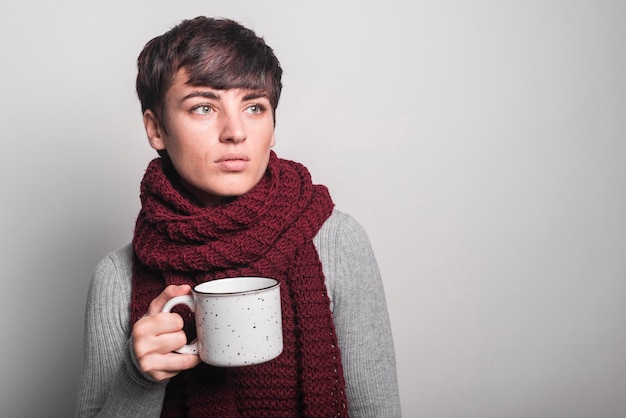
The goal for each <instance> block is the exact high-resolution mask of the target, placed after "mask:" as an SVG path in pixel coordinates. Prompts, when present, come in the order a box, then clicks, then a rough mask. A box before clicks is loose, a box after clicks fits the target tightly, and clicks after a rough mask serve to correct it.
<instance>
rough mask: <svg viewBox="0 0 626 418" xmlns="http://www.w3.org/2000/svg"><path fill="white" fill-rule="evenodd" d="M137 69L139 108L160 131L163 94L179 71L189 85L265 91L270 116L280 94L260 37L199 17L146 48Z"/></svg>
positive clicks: (273, 61) (276, 70)
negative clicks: (152, 116) (149, 114)
mask: <svg viewBox="0 0 626 418" xmlns="http://www.w3.org/2000/svg"><path fill="white" fill-rule="evenodd" d="M137 67H138V72H137V84H136V88H137V95H138V96H139V101H140V102H141V110H142V112H145V111H146V110H148V109H150V110H152V112H154V114H155V117H156V118H157V121H158V122H159V123H160V124H161V125H162V126H163V127H164V128H165V129H167V128H166V127H165V125H164V122H165V120H164V118H165V115H164V108H165V94H166V93H167V90H168V89H169V88H170V86H171V84H172V80H173V78H174V76H175V75H176V73H177V72H178V71H179V70H180V69H181V68H184V69H185V70H186V71H187V73H188V75H189V81H188V83H189V84H190V85H194V86H208V87H211V88H214V89H217V90H227V89H231V88H247V89H254V90H262V91H265V92H267V94H268V95H269V100H270V104H271V106H272V113H273V115H274V118H275V117H276V107H277V106H278V100H279V98H280V92H281V90H282V82H281V77H282V72H283V71H282V68H281V67H280V63H279V62H278V59H277V58H276V56H275V55H274V51H273V50H272V49H271V48H270V47H269V46H268V45H266V44H265V41H264V40H263V38H261V37H259V36H257V35H256V34H255V33H254V32H253V31H252V30H250V29H248V28H246V27H244V26H242V25H241V24H239V23H237V22H235V21H233V20H230V19H216V18H209V17H202V16H200V17H197V18H195V19H190V20H183V21H182V22H181V23H180V24H178V25H177V26H175V27H174V28H172V29H171V30H169V31H168V32H166V33H164V34H163V35H161V36H157V37H156V38H154V39H152V40H151V41H149V42H148V43H147V44H146V46H145V47H144V49H143V50H142V51H141V53H140V54H139V58H138V59H137Z"/></svg>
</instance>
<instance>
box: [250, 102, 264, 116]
mask: <svg viewBox="0 0 626 418" xmlns="http://www.w3.org/2000/svg"><path fill="white" fill-rule="evenodd" d="M246 110H247V111H248V113H252V114H254V115H257V114H259V113H263V111H264V110H265V106H263V105H260V104H253V105H250V106H248V108H247V109H246Z"/></svg>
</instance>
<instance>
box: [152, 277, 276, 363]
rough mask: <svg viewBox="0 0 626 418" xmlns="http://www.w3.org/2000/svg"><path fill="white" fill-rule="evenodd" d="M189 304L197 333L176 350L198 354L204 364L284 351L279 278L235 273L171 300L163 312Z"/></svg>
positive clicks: (264, 358) (260, 357)
mask: <svg viewBox="0 0 626 418" xmlns="http://www.w3.org/2000/svg"><path fill="white" fill-rule="evenodd" d="M180 304H183V305H187V306H188V307H189V308H190V309H191V310H192V311H193V312H194V313H195V317H196V330H197V333H198V338H197V339H196V340H195V341H194V342H192V343H191V344H188V345H185V346H183V347H181V348H180V349H179V350H176V351H177V352H178V353H183V354H198V355H199V356H200V359H202V361H204V362H205V363H207V364H210V365H213V366H220V367H238V366H249V365H252V364H258V363H263V362H266V361H269V360H272V359H274V358H276V357H278V355H279V354H280V353H281V352H282V351H283V330H282V315H281V310H280V283H279V282H278V280H275V279H270V278H266V277H234V278H229V279H219V280H213V281H210V282H205V283H201V284H199V285H197V286H195V287H194V288H193V292H192V294H191V295H185V296H178V297H175V298H172V299H171V300H169V301H168V302H167V303H166V304H165V306H164V307H163V312H169V311H171V310H172V308H173V307H174V306H176V305H180Z"/></svg>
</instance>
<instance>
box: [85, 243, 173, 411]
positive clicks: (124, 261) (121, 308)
mask: <svg viewBox="0 0 626 418" xmlns="http://www.w3.org/2000/svg"><path fill="white" fill-rule="evenodd" d="M131 251H132V250H131V248H130V246H126V247H124V248H122V249H120V250H118V251H117V252H114V253H111V254H109V255H108V256H107V257H106V258H105V259H104V260H102V261H101V262H100V263H99V264H98V266H97V268H96V270H95V272H94V275H93V277H92V279H91V283H90V287H89V293H88V296H87V307H86V313H85V337H84V338H85V340H84V356H83V370H82V374H81V377H80V383H79V388H78V396H77V401H76V416H77V417H81V418H82V417H138V416H141V417H152V416H154V417H158V416H159V415H160V413H161V407H162V403H163V397H164V394H165V387H166V383H157V382H154V381H152V380H150V379H149V378H148V377H147V376H145V375H143V374H142V373H141V372H140V370H139V369H138V367H137V366H136V360H135V358H134V354H133V350H132V344H131V342H130V323H129V321H130V309H129V301H130V291H131V280H130V277H131V268H132V264H131V263H132V261H131V260H132V252H131Z"/></svg>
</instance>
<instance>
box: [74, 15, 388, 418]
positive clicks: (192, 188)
mask: <svg viewBox="0 0 626 418" xmlns="http://www.w3.org/2000/svg"><path fill="white" fill-rule="evenodd" d="M281 75H282V69H281V68H280V64H279V62H278V60H277V59H276V57H275V56H274V53H273V51H272V50H271V48H269V47H268V46H267V45H266V44H265V43H264V41H263V40H262V39H261V38H259V37H257V36H256V35H255V34H254V32H252V31H251V30H249V29H246V28H244V27H243V26H241V25H239V24H238V23H236V22H233V21H231V20H225V19H224V20H222V19H211V18H204V17H199V18H196V19H193V20H187V21H183V22H182V23H181V24H180V25H178V26H176V27H175V28H173V29H172V30H170V31H168V32H166V33H165V34H163V35H162V36H159V37H157V38H155V39H153V40H152V41H150V42H149V43H148V44H147V45H146V47H145V48H144V50H143V51H142V52H141V54H140V56H139V59H138V76H137V93H138V96H139V99H140V101H141V105H142V111H143V120H144V125H145V129H146V133H147V136H148V141H149V143H150V146H151V147H152V148H154V149H155V150H156V151H157V152H158V153H159V155H160V158H157V159H155V160H153V161H152V162H151V163H150V164H149V166H148V169H147V170H146V173H145V176H144V178H143V181H142V185H141V203H142V208H141V211H140V213H139V216H138V219H137V223H136V228H135V233H134V236H133V241H132V244H131V245H128V246H126V247H124V248H122V249H120V250H118V251H115V252H113V253H111V254H109V255H108V256H107V257H106V258H105V259H104V260H103V261H102V262H101V263H100V264H99V265H98V267H97V269H96V271H95V273H94V276H93V278H92V282H91V286H90V292H89V296H88V301H87V313H86V326H85V358H84V367H83V374H82V377H81V382H80V389H79V396H78V401H77V410H76V413H77V415H78V416H81V417H83V416H133V417H136V416H142V417H143V416H167V417H175V416H176V417H179V416H180V417H183V416H202V417H210V416H215V417H222V418H223V417H237V416H254V417H258V416H268V417H279V416H281V417H296V416H310V417H330V416H348V415H350V416H356V417H358V416H363V417H366V416H367V417H377V418H378V417H396V416H400V407H399V398H398V389H397V381H396V371H395V358H394V351H393V342H392V337H391V330H390V326H389V319H388V314H387V309H386V305H385V298H384V292H383V287H382V282H381V279H380V275H379V272H378V268H377V266H376V261H375V259H374V255H373V253H372V250H371V247H370V244H369V242H368V240H367V236H366V235H365V233H364V231H363V230H362V228H361V227H360V226H359V225H358V224H357V223H356V221H354V220H353V219H352V218H351V217H350V216H348V215H346V214H343V213H341V212H339V211H337V210H335V209H334V205H333V203H332V200H331V198H330V195H329V193H328V191H327V189H326V188H325V187H324V186H321V185H314V184H312V182H311V178H310V175H309V173H308V171H307V169H306V168H305V167H304V166H302V165H301V164H298V163H295V162H292V161H287V160H283V159H280V158H278V157H277V156H276V154H275V153H274V152H273V151H272V147H273V146H274V143H275V137H274V126H275V111H276V107H277V105H278V100H279V97H280V92H281V88H282V85H281ZM251 275H254V276H266V277H273V278H276V279H279V280H280V281H281V302H282V315H283V339H284V350H283V353H282V354H281V355H280V356H279V357H278V358H276V359H274V360H272V361H269V362H267V363H263V364H258V365H254V366H248V367H240V368H217V367H212V366H209V365H206V364H204V363H201V362H200V360H199V358H198V357H197V356H195V355H191V354H178V353H175V352H174V351H175V350H176V349H178V348H180V347H181V346H183V345H184V344H185V343H186V341H187V337H186V334H185V333H187V335H188V334H190V333H191V332H193V329H194V326H193V318H192V317H191V316H190V315H189V313H188V312H179V313H163V312H161V309H162V308H163V306H164V305H165V303H166V302H167V301H168V300H170V299H171V298H173V297H175V296H179V295H184V294H188V293H190V291H191V287H192V286H194V285H195V284H197V283H201V282H204V281H207V280H213V279H217V278H223V277H238V276H251Z"/></svg>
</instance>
